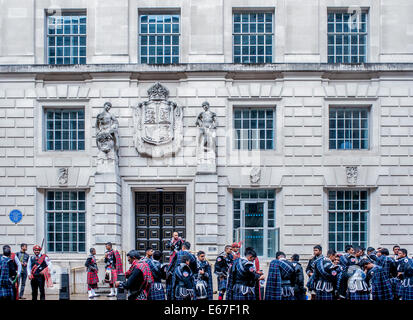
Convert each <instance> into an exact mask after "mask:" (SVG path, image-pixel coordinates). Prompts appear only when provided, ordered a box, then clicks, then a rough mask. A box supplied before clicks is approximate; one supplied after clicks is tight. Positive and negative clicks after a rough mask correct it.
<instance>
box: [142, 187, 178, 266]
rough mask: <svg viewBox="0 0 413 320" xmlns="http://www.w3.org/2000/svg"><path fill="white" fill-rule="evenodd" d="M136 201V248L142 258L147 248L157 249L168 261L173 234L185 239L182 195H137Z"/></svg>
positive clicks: (151, 193) (173, 193)
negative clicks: (167, 246)
mask: <svg viewBox="0 0 413 320" xmlns="http://www.w3.org/2000/svg"><path fill="white" fill-rule="evenodd" d="M135 199H136V204H135V208H136V209H135V215H136V249H137V250H138V251H139V253H140V254H141V255H144V254H145V249H146V248H148V247H151V248H153V249H154V250H160V251H162V252H163V261H165V262H166V261H168V259H169V249H168V248H166V242H167V241H168V240H169V239H171V237H172V233H173V232H174V231H177V232H178V233H179V236H180V237H183V238H185V236H186V216H185V214H186V212H185V204H186V194H185V192H137V193H136V196H135Z"/></svg>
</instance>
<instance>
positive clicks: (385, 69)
mask: <svg viewBox="0 0 413 320" xmlns="http://www.w3.org/2000/svg"><path fill="white" fill-rule="evenodd" d="M104 73H108V75H109V74H110V73H112V74H113V73H130V76H131V78H137V79H142V78H143V79H144V78H146V77H151V76H152V75H155V74H156V75H157V76H161V77H166V78H168V77H169V78H178V79H183V78H186V77H187V76H188V75H186V74H187V73H192V74H193V73H209V74H211V73H217V75H218V74H219V76H224V75H225V77H226V78H230V79H231V78H238V77H241V78H243V77H245V79H248V75H249V74H250V75H254V76H255V77H254V78H256V76H257V74H261V75H262V77H263V78H283V74H286V73H293V74H303V73H307V74H308V73H311V74H312V76H320V77H323V78H331V77H333V78H334V77H335V76H334V75H337V74H341V75H343V76H345V75H347V77H350V78H351V76H352V75H354V76H356V75H358V76H360V75H362V74H363V75H364V77H366V78H376V77H378V76H379V75H382V74H386V75H394V76H400V73H407V75H408V76H409V75H410V76H413V63H367V64H328V63H273V64H259V65H258V64H257V65H254V64H232V63H190V64H179V65H146V64H86V65H39V64H30V65H28V64H21V65H0V75H5V74H8V75H10V74H21V75H22V74H27V75H31V74H36V75H37V76H39V75H44V76H46V77H47V76H50V75H56V76H58V75H67V74H71V75H83V77H85V78H94V75H93V74H104ZM109 76H110V75H109ZM358 76H357V77H358Z"/></svg>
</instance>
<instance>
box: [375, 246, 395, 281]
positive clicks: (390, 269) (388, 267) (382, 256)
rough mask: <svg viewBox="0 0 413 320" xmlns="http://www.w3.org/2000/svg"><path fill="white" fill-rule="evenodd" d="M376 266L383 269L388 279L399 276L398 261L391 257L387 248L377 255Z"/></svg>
mask: <svg viewBox="0 0 413 320" xmlns="http://www.w3.org/2000/svg"><path fill="white" fill-rule="evenodd" d="M376 256H377V258H376V261H375V264H377V265H378V266H380V267H382V268H383V272H384V273H385V274H386V276H387V277H388V278H392V277H396V276H397V265H396V261H395V260H394V259H393V258H391V257H390V256H389V250H388V249H386V248H381V249H380V250H379V251H378V252H377V253H376Z"/></svg>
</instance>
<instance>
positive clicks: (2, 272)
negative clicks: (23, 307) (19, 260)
mask: <svg viewBox="0 0 413 320" xmlns="http://www.w3.org/2000/svg"><path fill="white" fill-rule="evenodd" d="M10 255H11V248H10V246H8V245H5V246H3V255H2V256H1V258H0V301H2V300H14V290H13V283H12V279H13V278H15V277H17V268H16V267H15V265H14V263H13V260H12V259H10Z"/></svg>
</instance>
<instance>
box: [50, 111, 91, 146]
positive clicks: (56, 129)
mask: <svg viewBox="0 0 413 320" xmlns="http://www.w3.org/2000/svg"><path fill="white" fill-rule="evenodd" d="M45 113H46V119H45V122H46V124H45V126H46V127H45V129H46V130H45V131H46V139H45V143H46V150H47V151H62V150H65V151H66V150H70V151H71V150H85V112H84V110H83V109H77V110H66V109H59V110H49V109H48V110H45Z"/></svg>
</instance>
